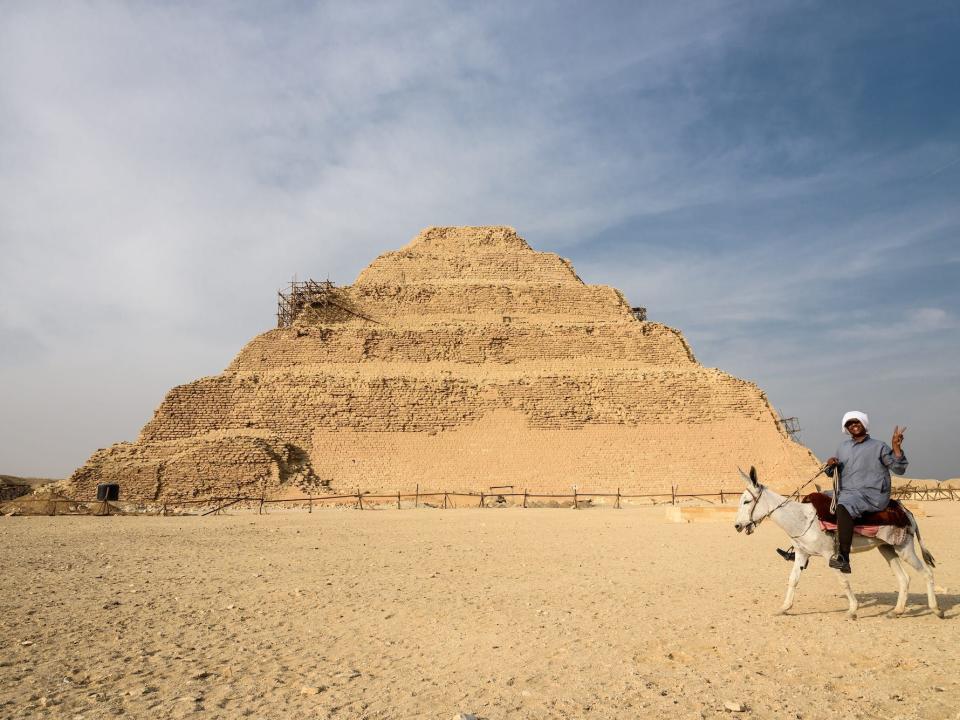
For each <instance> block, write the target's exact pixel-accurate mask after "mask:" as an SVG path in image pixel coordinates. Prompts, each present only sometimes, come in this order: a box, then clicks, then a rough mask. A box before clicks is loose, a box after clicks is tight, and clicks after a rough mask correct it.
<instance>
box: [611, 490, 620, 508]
mask: <svg viewBox="0 0 960 720" xmlns="http://www.w3.org/2000/svg"><path fill="white" fill-rule="evenodd" d="M613 507H614V509H615V510H619V509H620V488H617V504H616V505H614V506H613Z"/></svg>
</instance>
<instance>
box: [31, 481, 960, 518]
mask: <svg viewBox="0 0 960 720" xmlns="http://www.w3.org/2000/svg"><path fill="white" fill-rule="evenodd" d="M678 490H679V486H678V485H672V486H671V487H670V492H669V493H666V492H661V493H643V494H631V493H622V492H620V489H619V488H617V491H616V492H615V493H611V492H580V491H579V490H576V489H575V490H574V491H573V493H572V494H561V493H531V492H529V491H527V490H524V491H523V492H500V491H497V490H493V491H490V492H485V491H479V492H451V491H442V492H441V491H436V492H428V493H424V492H420V488H419V486H417V488H416V490H415V491H414V492H413V493H402V492H400V491H399V490H397V492H395V493H390V494H374V493H371V492H364V491H362V490H360V489H359V488H357V491H356V492H355V493H350V494H347V495H305V496H303V497H293V498H267V497H264V496H242V495H241V496H229V497H212V498H204V499H201V500H176V501H174V500H169V501H157V500H154V499H152V498H149V499H148V498H131V499H127V500H124V501H122V502H123V504H124V505H136V506H138V507H139V508H143V511H140V512H137V513H135V514H143V515H149V514H156V515H161V516H168V515H170V514H171V512H172V510H174V509H177V508H182V507H183V508H189V507H192V506H200V507H204V506H205V507H207V508H208V509H206V510H204V511H202V512H200V513H199V514H200V515H202V516H208V515H219V514H220V513H221V512H222V511H224V510H226V509H227V508H229V507H232V506H234V505H237V504H239V503H249V504H250V505H251V506H252V505H254V504H256V505H257V514H259V515H262V514H263V512H264V507H265V506H268V505H301V506H302V505H304V504H306V505H307V512H309V513H312V512H313V506H314V504H316V505H317V506H318V507H323V506H324V505H326V504H329V503H337V502H340V503H342V504H347V503H349V504H352V505H353V507H354V508H355V509H357V510H363V509H365V508H364V506H363V501H364V500H366V501H367V505H368V507H369V506H370V505H371V503H374V504H377V503H376V501H381V503H380V504H385V503H390V504H392V503H393V502H396V504H397V509H398V510H401V509H403V506H402V502H403V500H404V499H407V500H410V499H413V501H414V508H419V507H420V506H421V505H423V506H424V507H431V508H439V509H443V510H447V509H451V508H457V507H458V506H457V505H456V502H455V501H456V499H457V498H471V506H472V502H473V501H474V500H475V499H479V502H478V504H477V507H479V508H490V507H495V505H491V504H489V501H490V499H491V498H495V500H494V502H495V503H497V504H498V505H500V504H504V503H505V502H506V499H507V498H522V501H521V503H520V507H523V508H527V507H529V505H528V503H529V501H530V500H561V501H572V502H573V504H572V507H573V508H574V509H576V510H579V509H580V507H581V505H582V504H584V503H587V502H589V501H591V500H592V499H593V498H615V501H614V504H613V507H614V509H620V508H621V500H653V504H658V503H657V499H660V498H662V499H663V504H666V503H667V502H668V499H669V504H671V505H676V504H677V502H678V501H680V500H681V499H697V500H703V501H706V502H708V503H711V504H714V502H715V501H714V500H711V499H710V498H718V499H719V502H720V504H725V503H726V502H727V500H728V499H730V498H734V499H736V498H737V497H738V496H739V495H740V493H739V492H737V491H730V490H723V489H721V490H720V491H719V492H715V493H680V492H678ZM891 497H892V498H894V499H897V500H924V501H936V500H960V489H958V488H941V487H929V488H921V487H912V486H906V487H901V488H894V490H893V492H892V493H891ZM424 498H436V499H437V501H436V504H434V505H431V504H429V503H426V502H424ZM441 498H442V504H440V499H441ZM27 501H28V502H32V503H36V504H37V505H43V504H46V505H47V506H49V508H48V512H46V513H30V514H35V515H43V514H46V515H51V516H52V515H58V514H67V515H76V514H89V513H81V512H80V508H81V507H82V508H84V510H89V509H90V508H89V507H88V506H93V508H94V510H95V512H93V513H92V514H94V515H111V514H113V513H114V512H115V511H118V510H120V508H118V507H117V506H116V505H114V504H112V502H107V501H100V500H76V499H72V498H49V499H46V498H42V497H35V498H31V499H29V500H27ZM501 501H503V502H501ZM58 505H66V506H67V507H66V512H63V511H58ZM211 506H212V507H211ZM148 509H155V510H156V512H155V513H151V512H149V511H147V510H148Z"/></svg>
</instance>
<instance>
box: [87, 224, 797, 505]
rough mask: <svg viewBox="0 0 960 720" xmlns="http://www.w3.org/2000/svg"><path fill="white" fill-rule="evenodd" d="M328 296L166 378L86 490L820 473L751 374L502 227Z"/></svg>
mask: <svg viewBox="0 0 960 720" xmlns="http://www.w3.org/2000/svg"><path fill="white" fill-rule="evenodd" d="M334 299H335V300H336V302H337V305H339V306H340V307H337V306H335V305H330V304H321V305H320V306H317V307H306V308H304V309H303V310H302V311H301V313H300V315H299V316H298V317H297V318H296V319H295V321H294V323H293V326H292V327H289V328H283V329H277V330H270V331H268V332H265V333H263V334H261V335H259V336H257V337H256V338H254V339H253V340H252V341H251V342H250V343H248V344H247V345H246V347H244V348H243V349H242V350H241V351H240V353H239V354H238V355H237V357H236V358H235V359H234V360H233V362H232V363H231V364H230V366H229V367H228V368H227V369H226V370H225V371H224V372H223V373H221V374H220V375H217V376H214V377H206V378H201V379H199V380H197V381H195V382H192V383H188V384H186V385H182V386H179V387H175V388H173V389H172V390H171V391H170V392H169V393H168V394H167V397H166V398H165V399H164V401H163V403H162V404H161V405H160V407H159V408H158V409H157V410H156V412H155V413H154V417H153V418H152V419H151V420H150V422H148V423H147V425H146V426H145V427H144V428H143V430H142V431H141V434H140V437H139V438H138V440H137V441H136V442H135V443H121V444H119V445H115V446H113V447H112V448H109V449H106V450H101V451H98V452H97V453H95V454H94V455H93V457H91V458H90V460H89V461H88V462H87V464H86V465H84V467H82V468H80V469H79V470H77V472H76V473H74V475H73V477H72V479H71V480H72V482H73V484H74V486H75V490H76V492H77V493H78V494H80V495H91V494H92V493H93V487H94V485H95V484H96V483H97V482H103V481H112V482H119V483H120V484H121V485H122V486H123V492H124V495H125V496H127V497H144V498H151V499H154V498H155V499H166V500H175V499H187V498H198V497H216V496H226V495H236V494H243V495H266V496H270V495H275V494H278V493H289V492H290V491H291V490H293V489H297V488H300V489H303V491H305V492H307V491H309V492H318V491H320V490H321V489H323V488H330V489H332V490H333V491H339V490H349V491H352V490H354V489H356V488H358V487H359V488H362V489H364V490H369V491H374V492H376V491H386V492H393V491H396V490H398V489H399V490H402V491H409V490H412V489H413V487H414V485H419V486H420V488H421V489H422V490H425V491H426V490H430V489H434V490H461V491H462V490H480V489H485V488H487V487H489V486H491V485H504V484H507V485H510V484H512V485H515V486H518V487H520V486H522V487H526V488H528V489H529V490H531V491H536V490H540V491H556V492H568V491H569V490H570V487H571V486H572V485H577V486H578V487H579V488H580V489H581V490H597V491H599V490H612V489H616V488H617V487H619V488H621V489H622V490H623V491H624V492H638V493H639V492H664V491H667V492H669V488H670V486H671V485H675V484H678V483H679V484H680V485H681V486H682V489H683V490H684V491H686V492H697V491H700V492H707V491H715V490H716V489H718V488H719V487H721V485H722V486H725V487H731V486H733V487H736V483H737V481H736V475H735V472H736V465H737V464H741V465H749V464H754V465H756V466H757V467H758V469H760V471H761V472H762V473H763V477H765V478H773V479H776V480H777V481H779V482H780V483H781V484H790V483H793V482H796V481H798V480H800V479H806V478H807V477H809V475H812V473H813V471H815V468H816V464H815V460H814V458H813V457H812V455H811V454H810V453H809V451H807V450H806V449H805V448H803V447H802V446H800V445H797V444H796V443H794V442H792V441H791V440H790V439H789V438H788V437H787V436H786V435H785V434H784V433H783V432H782V430H781V429H780V427H779V426H778V425H777V423H776V417H775V416H774V414H773V412H772V410H771V408H770V406H769V404H768V403H767V400H766V398H765V397H764V395H763V393H762V392H761V391H760V390H759V388H757V387H756V386H755V385H753V384H751V383H749V382H746V381H743V380H738V379H737V378H734V377H731V376H730V375H728V374H726V373H723V372H721V371H719V370H713V369H707V368H703V367H702V366H700V365H699V364H698V363H697V362H696V360H695V358H694V356H693V353H692V352H691V350H690V347H689V346H688V345H687V343H686V341H685V340H684V339H683V337H682V335H681V334H680V333H679V332H677V331H676V330H674V329H673V328H668V327H666V326H664V325H661V324H658V323H654V322H646V321H639V320H637V319H636V318H635V317H634V316H633V315H632V314H631V312H630V306H629V304H628V303H627V301H626V300H625V298H624V297H623V295H622V294H621V293H619V292H618V291H617V290H615V289H613V288H609V287H604V286H588V285H585V284H584V283H583V282H582V281H581V280H580V278H579V277H577V275H576V273H575V272H574V271H573V268H572V267H571V265H570V263H569V261H567V260H564V259H563V258H560V257H558V256H556V255H553V254H549V253H539V252H535V251H534V250H532V249H531V248H530V247H529V246H528V245H527V244H526V242H525V241H524V240H523V239H522V238H520V237H519V236H517V234H516V232H515V231H513V230H512V229H510V228H505V227H480V228H430V229H427V230H425V231H424V232H422V233H421V234H420V235H418V236H417V237H416V238H414V240H413V241H412V242H411V243H410V244H408V245H407V246H406V247H404V248H402V249H400V250H398V251H395V252H391V253H386V254H384V255H381V256H380V257H378V258H377V259H376V260H374V262H373V263H371V265H370V266H369V267H368V268H367V269H366V270H364V271H363V272H362V273H361V274H360V276H359V277H358V279H357V282H356V283H355V284H354V285H351V286H347V287H343V288H337V289H336V294H335V298H334Z"/></svg>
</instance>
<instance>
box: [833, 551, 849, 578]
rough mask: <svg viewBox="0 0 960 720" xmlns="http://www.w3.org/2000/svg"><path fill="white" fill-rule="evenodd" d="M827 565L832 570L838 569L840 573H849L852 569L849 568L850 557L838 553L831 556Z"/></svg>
mask: <svg viewBox="0 0 960 720" xmlns="http://www.w3.org/2000/svg"><path fill="white" fill-rule="evenodd" d="M829 565H830V567H832V568H833V569H834V570H839V571H840V572H842V573H847V574H850V573H851V572H852V570H850V559H849V558H848V557H847V556H846V555H840V554H839V553H838V554H837V555H834V556H832V557H831V558H830V562H829Z"/></svg>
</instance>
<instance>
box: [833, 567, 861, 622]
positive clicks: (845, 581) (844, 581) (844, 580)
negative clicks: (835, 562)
mask: <svg viewBox="0 0 960 720" xmlns="http://www.w3.org/2000/svg"><path fill="white" fill-rule="evenodd" d="M834 572H835V573H836V574H837V579H838V580H839V581H840V584H841V585H842V586H843V591H844V592H845V593H846V595H847V601H848V602H849V603H850V606H849V607H848V608H847V617H848V618H850V619H851V620H856V619H857V610H858V609H859V608H860V603H859V602H858V601H857V596H856V595H854V594H853V588H852V587H850V578H848V577H847V576H846V575H844V574H843V573H842V572H840V571H839V570H834Z"/></svg>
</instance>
